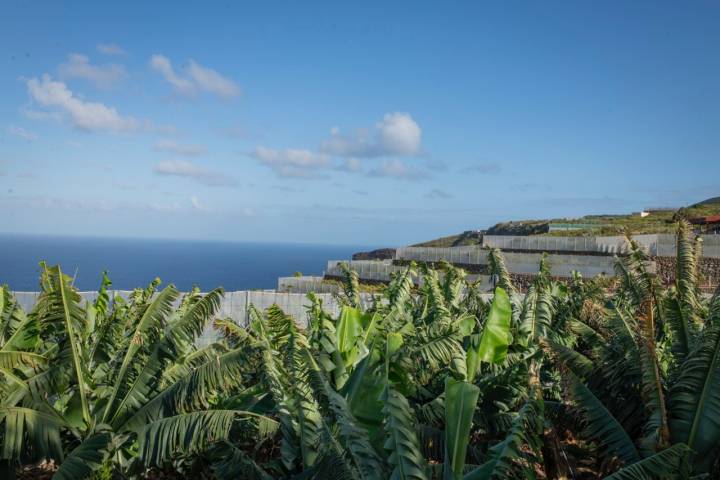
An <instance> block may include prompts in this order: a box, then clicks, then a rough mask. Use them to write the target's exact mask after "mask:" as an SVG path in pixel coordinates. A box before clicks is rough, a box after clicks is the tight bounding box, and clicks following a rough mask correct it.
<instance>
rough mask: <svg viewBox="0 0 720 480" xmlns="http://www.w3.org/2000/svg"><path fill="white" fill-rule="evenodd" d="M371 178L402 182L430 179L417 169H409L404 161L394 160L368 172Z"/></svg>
mask: <svg viewBox="0 0 720 480" xmlns="http://www.w3.org/2000/svg"><path fill="white" fill-rule="evenodd" d="M368 176H370V177H391V178H398V179H402V180H422V179H425V178H427V177H428V174H427V173H425V172H423V171H422V170H418V169H417V168H413V167H409V166H407V165H406V164H405V163H403V162H402V160H398V159H393V160H385V161H383V162H382V164H380V166H378V167H377V168H374V169H372V170H370V171H369V172H368Z"/></svg>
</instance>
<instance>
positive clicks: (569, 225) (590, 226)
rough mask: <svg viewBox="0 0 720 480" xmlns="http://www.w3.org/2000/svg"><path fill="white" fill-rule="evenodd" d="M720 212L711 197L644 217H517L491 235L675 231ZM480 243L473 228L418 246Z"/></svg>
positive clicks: (718, 200) (490, 231)
mask: <svg viewBox="0 0 720 480" xmlns="http://www.w3.org/2000/svg"><path fill="white" fill-rule="evenodd" d="M711 215H720V197H713V198H708V199H707V200H703V201H702V202H698V203H695V204H693V205H690V206H688V207H682V208H680V209H678V210H677V211H672V210H661V211H651V212H650V214H649V215H647V216H645V217H642V216H640V215H638V214H620V215H611V214H608V215H586V216H584V217H580V218H572V219H568V218H553V219H543V220H517V221H511V222H501V223H498V224H496V225H493V226H492V227H490V228H489V229H488V230H487V231H486V232H485V233H486V234H488V235H549V236H587V235H621V234H622V233H623V232H625V231H628V232H630V233H632V234H642V233H672V232H674V228H675V227H674V223H675V222H676V221H677V220H678V219H679V218H686V219H691V218H696V217H706V216H711ZM551 227H553V228H551ZM478 243H480V234H479V232H477V231H474V230H470V231H466V232H463V233H461V234H458V235H450V236H447V237H441V238H437V239H434V240H429V241H426V242H422V243H418V244H415V245H413V246H416V247H455V246H459V245H476V244H478Z"/></svg>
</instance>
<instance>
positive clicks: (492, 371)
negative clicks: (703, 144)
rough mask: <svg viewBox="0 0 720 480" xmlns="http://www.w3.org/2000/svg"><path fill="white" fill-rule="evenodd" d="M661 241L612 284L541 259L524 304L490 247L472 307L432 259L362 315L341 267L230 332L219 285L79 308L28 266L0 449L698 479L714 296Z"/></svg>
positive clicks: (715, 428)
mask: <svg viewBox="0 0 720 480" xmlns="http://www.w3.org/2000/svg"><path fill="white" fill-rule="evenodd" d="M678 245H679V247H678V258H677V260H678V267H677V268H678V270H677V281H676V283H675V285H673V286H671V287H670V288H668V289H665V288H663V287H662V286H661V284H660V283H659V281H658V278H657V276H656V275H655V274H653V273H652V272H651V271H650V269H648V268H647V263H646V262H647V256H646V254H645V253H644V252H643V251H642V250H641V249H640V248H639V247H638V246H637V245H636V244H632V243H631V245H630V250H629V254H628V255H627V256H625V257H623V258H621V259H620V260H619V261H618V264H617V277H618V279H619V281H618V282H616V284H615V285H614V286H612V285H611V283H610V282H608V281H606V280H585V279H583V278H581V277H580V276H579V275H575V276H574V277H573V279H572V281H571V282H569V284H567V285H564V284H559V283H558V282H556V281H555V280H554V279H553V278H552V276H551V275H550V272H549V268H548V264H547V262H545V261H543V262H542V263H541V265H539V273H538V275H537V277H536V278H535V280H534V281H533V283H532V285H531V286H530V288H529V289H528V291H527V293H526V294H525V295H524V297H522V296H521V295H520V294H518V293H517V291H515V290H514V288H513V286H512V283H511V280H510V276H509V274H508V273H507V269H506V268H505V266H504V261H503V259H502V255H501V253H500V252H499V251H492V252H490V262H491V269H492V270H493V272H495V274H497V275H498V288H497V289H496V291H495V294H494V296H493V299H492V301H491V302H488V301H486V300H484V299H483V296H481V295H479V294H478V293H477V292H476V291H475V290H474V286H473V285H472V284H470V283H468V281H467V280H466V277H465V274H464V272H463V271H462V270H460V269H458V268H456V267H453V266H451V265H449V264H445V263H443V264H440V265H439V267H440V268H441V271H440V272H438V271H435V270H431V269H428V268H427V267H423V268H421V269H420V273H419V274H418V272H417V271H416V268H415V266H414V265H410V266H408V267H407V268H405V269H404V270H401V271H399V272H398V273H396V274H395V275H394V276H393V279H392V281H391V282H390V285H388V286H387V288H386V289H385V290H384V291H382V292H381V295H378V296H377V297H376V298H375V300H374V301H373V302H372V304H371V305H370V306H369V307H364V306H363V305H361V302H360V290H359V288H358V286H359V283H358V282H357V275H356V274H354V273H353V272H351V271H350V270H349V269H347V270H346V272H345V280H344V287H345V288H344V289H343V292H342V293H341V294H340V297H339V298H340V300H341V303H342V305H343V306H342V308H341V311H340V313H339V315H337V316H334V315H331V314H329V313H328V312H327V311H325V309H324V308H323V305H322V302H321V301H320V299H319V297H316V296H314V295H309V306H308V308H307V315H306V319H294V318H291V317H290V316H288V315H287V314H286V313H285V312H283V311H282V310H281V309H280V308H279V307H278V306H277V305H273V306H271V307H270V308H268V309H267V310H266V311H259V310H258V309H255V308H254V307H252V306H251V307H249V309H248V327H247V328H242V327H240V326H239V325H237V324H235V323H234V322H232V320H229V319H219V318H215V317H216V314H217V312H218V310H219V308H220V302H221V300H222V296H223V291H222V290H221V289H216V290H213V291H211V292H209V293H207V294H202V293H201V292H200V291H199V290H198V289H193V290H192V291H191V292H189V293H187V294H185V295H183V296H182V297H181V295H180V293H179V292H178V291H177V290H176V289H175V288H174V287H173V286H172V285H170V286H168V287H165V288H164V289H162V290H159V287H160V281H159V280H155V281H153V282H152V283H151V284H150V285H149V286H148V287H146V288H142V289H136V290H135V291H133V293H132V294H131V295H130V296H129V298H128V299H122V298H120V297H116V298H114V299H111V298H110V295H111V294H110V291H109V287H110V285H111V284H110V281H109V279H108V278H107V276H103V279H102V282H101V285H100V288H99V290H98V295H97V297H96V300H95V301H94V302H83V301H82V300H81V298H80V296H79V294H78V292H77V291H76V290H75V289H74V287H73V286H72V283H71V281H70V279H69V278H68V277H67V276H65V275H63V273H62V271H61V270H60V268H59V267H52V268H50V267H47V266H45V265H44V264H43V265H42V268H41V278H40V286H41V290H42V292H41V294H40V296H39V298H38V301H37V303H36V305H35V306H34V307H33V308H32V309H31V310H30V311H29V312H28V313H25V312H24V311H23V310H22V308H20V307H19V306H18V304H17V301H16V300H15V299H14V298H13V295H12V293H11V292H10V291H9V290H8V289H7V288H6V287H3V288H2V289H1V291H0V376H2V378H3V380H2V381H1V382H0V445H1V446H2V448H1V449H0V461H1V462H2V463H3V466H4V467H6V468H10V469H12V468H14V467H16V466H21V465H25V466H27V465H32V464H35V463H36V462H39V461H43V460H51V461H53V462H54V463H55V464H57V465H58V466H59V468H58V470H57V472H56V473H55V477H57V478H59V479H64V478H68V479H69V478H96V479H99V478H143V477H148V476H150V475H154V474H155V473H156V472H166V473H170V472H173V474H174V475H175V476H178V477H185V478H211V477H212V476H215V478H255V479H262V480H267V479H270V478H295V479H320V478H323V479H324V478H330V479H341V480H346V479H363V480H380V479H385V478H397V479H407V478H413V479H425V478H445V479H453V480H457V479H460V478H463V479H504V478H536V477H540V478H560V477H562V476H565V477H572V476H574V478H578V479H580V478H602V477H607V478H613V479H640V478H643V479H644V478H688V479H689V478H700V477H701V476H702V475H705V476H706V478H713V477H712V475H716V473H717V466H718V465H719V464H720V449H719V448H718V445H720V423H719V422H718V420H717V419H718V418H720V296H716V297H714V298H713V299H711V300H709V301H708V300H707V299H706V298H704V297H703V296H702V295H700V294H699V292H698V288H697V255H698V246H697V245H696V244H695V243H693V241H692V239H691V238H690V235H689V233H688V230H687V226H686V225H684V224H680V225H679V227H678ZM418 275H420V276H421V278H419V279H418V278H417V276H418ZM417 280H419V282H418V283H419V284H420V287H416V281H417ZM611 286H612V287H613V288H610V287H611ZM302 320H307V328H305V326H304V325H303V324H302V323H299V322H302ZM211 322H212V325H213V326H214V327H215V328H216V329H217V331H218V333H219V334H220V338H219V339H217V341H214V342H210V343H207V342H202V343H201V342H199V341H198V339H199V337H200V336H201V335H202V332H203V331H204V330H205V328H206V327H207V326H208V325H209V324H210V323H211ZM583 475H584V476H583Z"/></svg>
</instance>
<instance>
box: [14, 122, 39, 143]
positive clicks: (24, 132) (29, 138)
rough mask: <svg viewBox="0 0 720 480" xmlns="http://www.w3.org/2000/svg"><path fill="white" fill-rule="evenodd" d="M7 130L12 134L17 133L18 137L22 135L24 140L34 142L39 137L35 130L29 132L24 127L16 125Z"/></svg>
mask: <svg viewBox="0 0 720 480" xmlns="http://www.w3.org/2000/svg"><path fill="white" fill-rule="evenodd" d="M7 131H8V133H9V134H10V135H15V136H16V137H20V138H22V139H23V140H27V141H28V142H34V141H35V140H37V139H38V136H37V135H36V134H34V133H33V132H29V131H27V130H25V129H24V128H21V127H16V126H14V125H11V126H9V127H8V129H7Z"/></svg>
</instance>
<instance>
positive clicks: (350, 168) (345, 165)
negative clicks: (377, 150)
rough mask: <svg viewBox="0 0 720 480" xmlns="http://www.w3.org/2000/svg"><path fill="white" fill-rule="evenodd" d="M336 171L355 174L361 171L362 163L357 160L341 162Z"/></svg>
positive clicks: (351, 159)
mask: <svg viewBox="0 0 720 480" xmlns="http://www.w3.org/2000/svg"><path fill="white" fill-rule="evenodd" d="M337 169H338V170H340V171H342V172H350V173H357V172H360V171H362V162H361V161H360V160H359V159H357V158H348V159H346V160H344V161H343V162H341V163H340V164H339V165H338V166H337Z"/></svg>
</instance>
